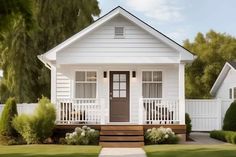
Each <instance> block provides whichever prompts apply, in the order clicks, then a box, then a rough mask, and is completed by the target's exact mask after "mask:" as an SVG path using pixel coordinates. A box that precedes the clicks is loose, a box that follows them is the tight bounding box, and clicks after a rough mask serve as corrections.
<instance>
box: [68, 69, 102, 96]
mask: <svg viewBox="0 0 236 157" xmlns="http://www.w3.org/2000/svg"><path fill="white" fill-rule="evenodd" d="M76 72H85V73H86V72H96V76H97V78H96V81H87V80H86V78H87V76H86V75H85V81H76ZM77 83H96V96H95V98H77V97H76V84H77ZM72 86H73V96H72V97H73V98H74V99H97V98H98V71H97V70H93V69H76V70H74V80H73V83H72Z"/></svg>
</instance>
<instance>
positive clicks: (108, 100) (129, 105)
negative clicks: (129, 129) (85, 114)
mask: <svg viewBox="0 0 236 157" xmlns="http://www.w3.org/2000/svg"><path fill="white" fill-rule="evenodd" d="M113 71H114V72H128V73H129V77H128V79H129V91H128V94H129V98H128V107H129V108H128V109H129V116H128V117H129V119H128V121H127V122H111V104H110V83H111V82H110V81H111V78H110V77H111V75H110V74H111V72H113ZM107 73H108V75H107V78H108V81H107V83H108V88H107V89H108V96H107V102H108V112H109V117H108V122H109V123H130V122H131V75H130V74H131V71H130V70H128V69H112V70H108V71H107Z"/></svg>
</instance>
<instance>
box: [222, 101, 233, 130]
mask: <svg viewBox="0 0 236 157" xmlns="http://www.w3.org/2000/svg"><path fill="white" fill-rule="evenodd" d="M235 113H236V101H234V102H233V103H232V104H231V105H230V107H229V108H228V110H227V111H226V113H225V118H224V124H223V130H228V131H236V116H235Z"/></svg>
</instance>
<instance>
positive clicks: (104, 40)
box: [58, 17, 179, 63]
mask: <svg viewBox="0 0 236 157" xmlns="http://www.w3.org/2000/svg"><path fill="white" fill-rule="evenodd" d="M115 26H124V28H125V37H124V38H123V39H116V38H114V27H115ZM112 57H120V58H119V59H122V57H123V58H124V59H125V57H126V59H129V60H132V58H139V57H140V58H141V57H145V58H144V61H145V60H146V61H148V59H152V60H153V62H155V61H156V60H158V58H161V57H163V58H168V59H170V60H171V59H172V60H177V59H178V57H179V53H178V52H176V50H174V49H172V48H170V47H169V46H168V45H166V44H164V43H163V42H161V41H160V40H158V39H157V38H155V37H154V36H152V35H151V34H149V33H148V32H146V31H145V30H143V29H141V28H140V27H138V26H136V25H135V24H133V23H132V22H130V21H128V20H126V19H125V18H123V17H116V18H114V19H112V20H111V21H108V22H107V23H105V24H104V25H102V26H100V27H98V28H97V29H96V30H94V31H93V32H91V33H90V34H88V35H86V36H85V37H83V38H82V39H80V40H78V41H76V42H75V43H73V44H71V45H69V46H68V47H67V48H65V49H64V50H63V51H61V52H60V53H59V54H58V60H59V62H63V61H65V62H66V63H69V62H70V61H72V60H73V59H74V60H77V59H78V60H77V61H78V62H79V61H81V62H82V63H84V62H83V60H86V61H89V58H90V59H91V60H96V59H98V60H99V59H101V60H104V61H105V60H110V59H112ZM113 59H114V60H112V62H115V61H116V60H115V59H116V58H113ZM127 62H128V61H127Z"/></svg>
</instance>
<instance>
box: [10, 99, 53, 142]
mask: <svg viewBox="0 0 236 157" xmlns="http://www.w3.org/2000/svg"><path fill="white" fill-rule="evenodd" d="M55 120H56V111H55V108H54V105H53V104H51V103H50V100H49V99H47V98H46V97H42V98H41V99H40V101H39V103H38V106H37V108H36V110H35V112H34V114H33V115H25V114H22V115H19V116H17V117H15V118H14V119H13V126H14V128H15V129H16V130H17V131H18V132H19V133H20V134H21V135H22V137H23V138H24V140H25V141H26V142H27V143H28V144H32V143H44V141H45V140H46V139H47V138H48V137H50V136H51V135H52V130H53V128H54V125H55Z"/></svg>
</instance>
